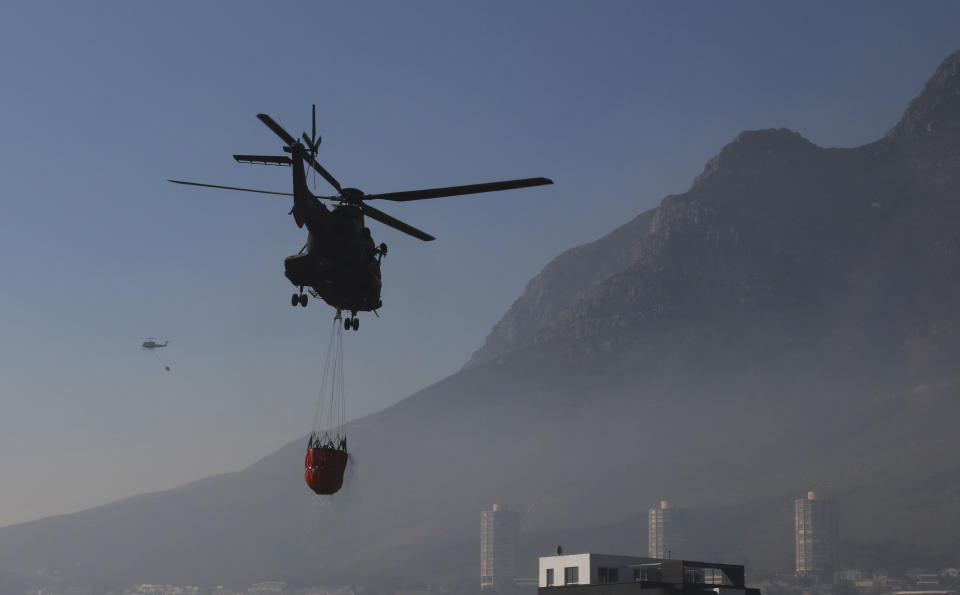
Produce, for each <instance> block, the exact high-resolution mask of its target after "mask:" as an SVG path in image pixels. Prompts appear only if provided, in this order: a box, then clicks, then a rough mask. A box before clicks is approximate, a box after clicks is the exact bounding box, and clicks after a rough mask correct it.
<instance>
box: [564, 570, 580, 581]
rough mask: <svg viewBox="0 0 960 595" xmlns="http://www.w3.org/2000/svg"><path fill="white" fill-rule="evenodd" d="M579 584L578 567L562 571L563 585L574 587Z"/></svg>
mask: <svg viewBox="0 0 960 595" xmlns="http://www.w3.org/2000/svg"><path fill="white" fill-rule="evenodd" d="M579 582H580V567H579V566H567V567H566V568H564V569H563V584H565V585H576V584H577V583H579Z"/></svg>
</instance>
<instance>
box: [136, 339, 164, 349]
mask: <svg viewBox="0 0 960 595" xmlns="http://www.w3.org/2000/svg"><path fill="white" fill-rule="evenodd" d="M132 338H133V339H141V340H143V343H141V344H140V349H147V350H149V349H157V348H158V347H166V346H167V345H169V344H170V341H164V342H163V343H157V340H156V339H155V338H153V337H132Z"/></svg>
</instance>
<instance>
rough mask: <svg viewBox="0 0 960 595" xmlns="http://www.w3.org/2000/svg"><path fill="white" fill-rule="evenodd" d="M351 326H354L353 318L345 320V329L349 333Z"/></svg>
mask: <svg viewBox="0 0 960 595" xmlns="http://www.w3.org/2000/svg"><path fill="white" fill-rule="evenodd" d="M351 326H353V319H352V318H344V319H343V328H344V329H346V330H348V331H349V330H350V327H351Z"/></svg>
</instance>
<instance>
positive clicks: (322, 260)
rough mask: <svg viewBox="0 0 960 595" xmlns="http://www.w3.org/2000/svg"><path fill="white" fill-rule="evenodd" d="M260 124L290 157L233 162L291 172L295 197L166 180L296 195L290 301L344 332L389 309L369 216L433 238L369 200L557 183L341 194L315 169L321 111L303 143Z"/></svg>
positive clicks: (287, 270)
mask: <svg viewBox="0 0 960 595" xmlns="http://www.w3.org/2000/svg"><path fill="white" fill-rule="evenodd" d="M257 118H258V119H259V120H260V121H261V122H263V123H264V124H265V125H266V126H267V127H268V128H269V129H270V130H272V131H273V132H274V134H276V135H277V136H279V137H280V139H281V140H283V142H284V145H283V151H284V152H286V153H288V154H289V156H287V155H234V156H233V158H234V159H235V160H236V161H237V162H239V163H253V164H261V165H279V166H290V167H292V170H293V192H272V191H269V190H256V189H253V188H239V187H236V186H221V185H217V184H202V183H199V182H186V181H183V180H168V181H169V182H173V183H174V184H186V185H190V186H202V187H206V188H219V189H223V190H239V191H242V192H256V193H260V194H272V195H280V196H292V197H293V208H292V209H291V210H290V214H291V215H293V219H294V221H295V222H296V224H297V227H299V228H302V227H303V226H304V225H306V227H307V242H306V244H304V246H303V248H302V249H301V250H300V252H299V253H297V254H294V255H291V256H288V257H287V258H286V259H285V260H284V263H283V264H284V275H285V276H286V277H287V279H289V281H290V283H292V284H293V285H294V287H297V288H299V291H298V292H297V293H294V294H293V295H292V297H291V298H290V304H291V305H292V306H297V305H298V304H299V305H300V306H302V307H306V305H307V301H308V298H307V295H306V294H305V293H304V288H307V290H308V293H310V294H311V295H313V297H315V298H320V299H322V300H323V301H324V302H326V303H327V304H329V305H330V306H333V307H334V308H336V309H337V317H340V316H341V312H344V311H346V312H350V314H351V315H350V316H349V317H344V318H343V325H344V328H345V329H347V330H350V329H351V328H352V329H353V330H358V329H359V328H360V321H359V319H358V318H357V313H358V312H371V311H372V312H373V313H374V314H376V313H377V310H378V309H379V308H380V307H381V306H382V305H383V302H382V301H381V299H380V290H381V288H382V280H381V275H380V261H381V260H382V259H383V257H384V256H386V254H387V245H386V244H383V243H381V244H380V245H379V246H377V245H376V244H375V243H374V241H373V237H372V236H371V234H370V229H369V228H367V227H366V225H365V223H364V218H365V217H369V218H370V219H373V220H375V221H379V222H380V223H383V224H384V225H388V226H390V227H392V228H394V229H396V230H399V231H401V232H403V233H405V234H407V235H411V236H413V237H415V238H417V239H420V240H423V241H428V242H429V241H431V240H433V239H435V238H434V237H433V236H431V235H430V234H427V233H425V232H423V231H421V230H419V229H417V228H415V227H413V226H412V225H409V224H407V223H404V222H402V221H400V220H399V219H395V218H394V217H391V216H390V215H388V214H386V213H384V212H383V211H381V210H379V209H376V208H374V207H372V206H370V205H369V204H367V201H370V200H389V201H394V202H406V201H412V200H425V199H429V198H440V197H445V196H459V195H463V194H477V193H481V192H495V191H499V190H512V189H515V188H526V187H530V186H542V185H544V184H553V181H552V180H549V179H547V178H524V179H521V180H506V181H502V182H489V183H484V184H471V185H467V186H450V187H446V188H428V189H424V190H408V191H403V192H387V193H384V194H366V193H365V192H363V191H362V190H359V189H357V188H344V187H342V186H341V185H340V182H338V181H337V179H336V178H334V177H333V176H332V175H330V172H328V171H327V170H326V169H324V167H323V166H322V165H320V163H318V162H317V160H316V155H317V149H318V147H319V146H320V140H321V139H320V137H319V136H317V118H316V105H314V106H313V110H312V120H313V128H312V134H311V135H310V136H307V133H306V132H304V133H303V137H302V142H301V139H297V138H294V137H293V136H292V135H291V134H290V133H289V132H287V131H286V130H284V129H283V128H282V127H281V126H280V125H279V124H277V123H276V122H275V121H274V120H273V119H272V118H271V117H270V116H268V115H266V114H257ZM305 163H306V164H307V165H309V166H310V167H312V168H313V169H314V170H315V171H316V172H317V173H319V174H320V175H321V176H322V177H323V179H324V180H326V181H327V182H328V183H329V184H330V185H331V186H333V188H335V189H336V191H337V193H338V194H337V195H335V196H316V195H314V194H313V193H312V192H311V191H310V189H309V187H308V186H307V175H306V168H305V166H304V164H305ZM323 200H327V201H330V202H331V203H334V204H333V206H332V208H330V207H328V206H327V205H325V204H324V203H323V202H322V201H323Z"/></svg>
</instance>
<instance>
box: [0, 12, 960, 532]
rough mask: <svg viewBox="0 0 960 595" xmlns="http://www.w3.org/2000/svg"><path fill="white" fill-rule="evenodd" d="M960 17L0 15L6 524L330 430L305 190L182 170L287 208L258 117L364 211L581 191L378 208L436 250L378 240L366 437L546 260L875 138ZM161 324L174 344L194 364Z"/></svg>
mask: <svg viewBox="0 0 960 595" xmlns="http://www.w3.org/2000/svg"><path fill="white" fill-rule="evenodd" d="M958 20H960V4H957V3H952V2H951V3H947V2H924V3H906V2H902V3H883V2H847V3H842V4H839V5H834V3H830V2H822V3H796V2H724V3H719V2H703V3H679V2H677V3H667V2H640V1H633V2H612V1H611V2H545V1H544V2H526V3H516V2H482V3H481V2H476V3H465V2H439V1H436V2H405V3H397V2H382V3H380V2H356V3H346V2H339V3H332V2H330V3H314V2H309V3H307V2H304V3H293V2H290V3H284V4H280V5H273V4H270V5H268V4H265V3H263V2H231V3H226V2H216V3H215V2H211V3H205V4H204V3H189V2H181V3H151V4H147V3H131V2H114V3H110V2H101V3H97V4H93V5H90V4H79V3H66V2H63V3H56V2H48V3H28V2H23V3H16V2H9V3H4V5H3V7H2V8H0V77H2V81H3V84H2V85H0V100H2V103H0V105H2V111H0V138H2V142H0V174H2V180H3V192H2V199H0V254H2V260H0V264H2V275H0V337H2V340H0V379H2V380H0V381H2V384H0V399H2V400H0V407H2V414H0V477H4V478H5V480H4V489H3V491H2V493H0V525H4V524H8V523H14V522H19V521H23V520H28V519H32V518H38V517H41V516H45V515H49V514H56V513H62V512H68V511H72V510H77V509H80V508H84V507H87V506H92V505H96V504H100V503H104V502H107V501H110V500H114V499H117V498H119V497H123V496H126V495H130V494H133V493H137V492H142V491H148V490H156V489H163V488H167V487H172V486H174V485H177V484H179V483H182V482H184V481H187V480H190V479H194V478H198V477H202V476H204V475H208V474H211V473H216V472H222V471H229V470H234V469H238V468H242V467H243V466H246V465H247V464H249V463H250V462H252V461H254V460H255V459H257V458H259V457H260V456H262V455H264V454H266V453H268V452H269V451H270V450H272V449H273V448H275V447H278V446H280V445H281V444H283V443H285V442H286V441H288V440H290V439H293V438H296V437H297V436H300V435H302V434H304V433H305V432H307V431H308V430H309V426H310V423H311V421H312V419H311V416H312V413H313V406H314V401H315V399H316V394H315V392H316V388H317V384H318V382H319V378H320V372H321V370H320V369H319V365H320V362H321V361H322V358H323V356H324V354H323V352H322V351H323V349H324V348H325V346H326V344H327V337H328V333H329V328H330V320H331V318H332V315H333V312H332V311H331V310H329V309H328V308H326V307H325V306H322V305H320V304H315V305H312V306H311V307H310V308H307V309H306V310H303V309H296V310H294V309H292V308H290V306H289V302H288V299H289V294H290V293H291V289H292V287H291V286H290V285H289V284H288V282H287V281H286V279H285V278H284V277H283V274H282V261H283V258H284V256H286V255H287V254H292V253H294V252H296V251H297V250H298V249H299V248H300V246H301V245H302V243H303V240H304V232H303V231H301V230H298V229H297V228H296V226H295V225H294V223H293V221H292V219H291V218H290V217H289V216H288V215H287V211H288V210H289V204H288V201H287V199H283V198H269V197H260V196H257V195H249V194H239V193H227V192H218V191H213V190H201V189H190V188H184V187H177V186H173V185H171V184H168V183H167V182H166V181H165V180H166V178H181V179H190V180H198V181H207V182H212V183H220V184H229V185H241V186H243V185H246V186H253V187H259V188H267V189H276V190H282V191H286V190H288V189H289V185H290V177H289V171H288V170H286V169H281V168H268V167H255V166H249V165H239V164H236V163H234V162H233V160H232V159H231V158H230V155H231V154H232V153H234V152H249V153H272V152H275V151H277V149H278V148H279V145H278V143H277V139H276V138H275V137H274V136H273V135H272V134H271V133H270V131H269V130H267V129H266V128H265V127H264V126H262V125H261V124H260V123H259V122H258V121H257V120H256V119H255V117H254V116H255V114H256V113H258V112H267V113H269V114H272V115H273V116H274V117H276V118H277V119H278V120H279V121H280V122H281V123H282V124H283V125H284V126H286V127H287V128H288V129H290V130H291V131H292V132H294V133H297V132H299V131H301V130H304V129H307V128H308V127H309V114H310V104H311V103H316V104H317V118H318V122H317V125H318V129H319V132H320V134H322V135H323V138H324V142H323V144H322V145H321V147H320V153H319V159H320V161H321V162H322V163H324V164H325V166H326V167H327V168H328V169H329V170H330V171H331V172H333V174H334V175H335V176H337V177H338V178H339V180H340V181H341V182H342V183H344V185H347V186H357V187H359V188H362V189H364V190H366V191H367V192H386V191H394V190H406V189H415V188H423V187H432V186H445V185H455V184H466V183H475V182H484V181H493V180H501V179H509V178H519V177H530V176H547V177H550V178H553V179H554V180H555V182H556V184H555V185H554V186H550V187H544V188H537V189H528V190H521V191H513V192H506V193H498V194H489V195H481V196H477V197H457V198H449V199H441V200H434V201H424V202H420V203H411V204H397V205H393V204H391V205H385V206H384V207H383V208H384V210H386V211H388V212H389V213H391V214H393V215H394V216H397V217H399V218H401V219H403V220H405V221H408V222H409V223H411V224H413V225H415V226H417V227H419V228H421V229H424V230H425V231H427V232H429V233H432V234H433V235H436V236H437V238H438V239H437V241H435V242H433V243H429V244H425V243H421V242H419V241H417V240H414V239H411V238H408V237H406V236H402V235H401V234H399V233H397V232H395V231H393V230H391V229H388V228H385V227H384V226H382V225H378V224H376V223H374V224H372V225H371V228H372V231H373V234H374V238H375V239H376V240H377V242H380V241H384V242H386V243H387V244H388V245H389V246H390V254H389V256H388V257H387V259H386V260H385V261H384V292H383V300H384V308H383V309H382V311H381V314H382V317H381V318H380V319H375V318H372V317H369V316H367V317H364V319H363V322H362V330H361V331H360V332H359V333H356V334H351V335H349V336H348V337H347V341H346V351H347V353H346V392H347V399H348V415H349V416H350V417H357V416H360V415H364V414H367V413H371V412H373V411H376V410H379V409H381V408H382V407H384V406H386V405H389V404H392V403H394V402H396V401H398V400H400V399H402V398H404V397H405V396H407V395H409V394H410V393H412V392H414V391H415V390H417V389H419V388H422V387H423V386H426V385H428V384H431V383H433V382H435V381H437V380H439V379H441V378H442V377H444V376H446V375H448V374H450V373H452V372H454V371H455V370H457V369H458V368H459V367H460V365H462V364H463V362H464V361H466V359H467V358H468V357H469V356H470V354H471V353H472V351H473V350H474V349H476V348H477V347H479V345H480V344H481V343H482V341H483V339H484V337H485V336H486V334H487V333H488V332H489V330H490V329H491V327H492V326H493V324H494V323H495V322H496V321H497V319H498V318H499V317H500V315H501V314H502V313H503V312H504V311H505V310H506V308H507V307H509V305H510V303H511V302H512V301H513V300H514V299H515V298H516V297H517V296H518V295H520V293H522V291H523V288H524V285H525V283H526V282H527V280H529V279H530V278H531V277H532V276H534V275H535V274H536V273H538V272H539V271H540V270H541V268H542V267H543V266H544V265H545V264H546V263H547V262H548V261H549V260H550V259H551V258H552V257H553V256H555V255H557V254H558V253H559V252H561V251H563V250H564V249H566V248H569V247H572V246H574V245H577V244H580V243H583V242H587V241H591V240H593V239H596V238H598V237H600V236H602V235H604V234H605V233H607V232H609V231H610V230H612V229H613V228H614V227H616V226H617V225H619V224H621V223H623V222H625V221H626V220H628V219H629V218H631V217H633V216H635V215H637V214H638V213H640V212H641V211H643V210H645V209H647V208H650V207H653V206H655V205H656V204H657V202H659V200H660V199H661V198H662V197H663V196H664V195H666V194H670V193H677V192H682V191H684V190H686V189H687V188H688V187H689V184H690V182H691V180H692V178H693V176H695V175H696V174H698V173H699V172H700V171H701V170H702V167H703V164H704V162H705V161H706V160H707V159H709V158H710V157H711V156H712V155H713V154H714V153H716V152H717V151H718V150H719V149H720V148H721V147H722V146H723V145H724V144H725V143H726V142H729V140H731V139H732V138H733V137H734V136H735V135H736V134H737V133H738V132H739V131H741V130H743V129H756V128H767V127H782V126H785V127H789V128H792V129H795V130H797V131H799V132H801V133H802V134H804V135H805V136H806V137H808V138H809V139H811V140H812V141H814V142H816V143H818V144H820V145H823V146H856V145H859V144H863V143H865V142H869V141H871V140H874V139H876V138H878V137H879V136H881V135H882V134H883V133H884V132H886V130H887V129H888V128H890V127H891V126H892V125H893V124H894V123H895V121H896V120H897V119H898V118H899V116H900V114H901V113H902V111H903V109H904V108H905V106H906V104H907V102H908V101H909V100H910V99H911V98H912V97H914V96H915V95H916V94H917V93H918V92H919V90H920V88H921V87H922V85H923V83H924V81H925V80H926V79H927V78H928V77H929V76H930V74H932V72H933V70H934V69H935V68H936V66H937V64H938V63H939V62H940V61H941V60H942V59H943V58H944V57H946V56H947V55H948V54H949V53H950V52H951V51H953V50H955V49H957V48H958V47H960V36H958V35H957V34H956V23H957V22H958ZM321 188H322V190H323V192H327V189H326V188H323V187H322V186H321ZM140 335H157V336H164V337H170V338H171V339H172V340H173V343H172V344H171V346H170V348H169V350H168V352H167V353H166V354H165V357H166V358H167V359H168V360H169V362H170V363H171V365H172V366H173V372H171V373H169V374H166V373H163V372H162V370H161V368H160V366H159V364H158V363H157V361H156V360H154V359H153V358H151V357H150V356H149V354H146V353H142V352H141V351H140V350H139V349H138V346H137V344H136V342H134V341H131V340H129V339H128V337H129V336H140ZM64 448H67V449H68V451H69V452H70V463H69V464H68V465H66V466H61V465H59V464H58V463H57V461H62V460H63V455H62V453H63V449H64ZM145 460H149V461H150V463H149V464H144V461H145ZM65 484H69V486H70V487H69V489H64V485H65Z"/></svg>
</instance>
